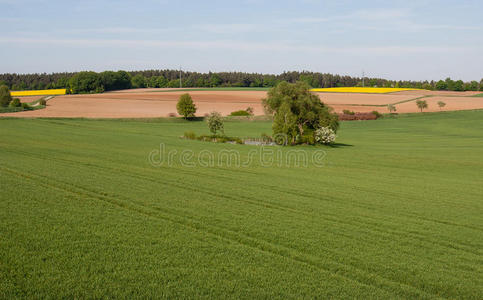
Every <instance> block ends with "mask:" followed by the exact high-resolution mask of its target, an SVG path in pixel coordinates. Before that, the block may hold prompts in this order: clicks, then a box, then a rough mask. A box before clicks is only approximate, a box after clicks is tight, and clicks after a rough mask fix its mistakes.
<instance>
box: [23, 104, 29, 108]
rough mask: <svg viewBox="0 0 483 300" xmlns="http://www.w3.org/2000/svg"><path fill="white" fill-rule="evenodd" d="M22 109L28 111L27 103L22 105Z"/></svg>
mask: <svg viewBox="0 0 483 300" xmlns="http://www.w3.org/2000/svg"><path fill="white" fill-rule="evenodd" d="M22 108H23V109H30V105H28V104H27V103H22Z"/></svg>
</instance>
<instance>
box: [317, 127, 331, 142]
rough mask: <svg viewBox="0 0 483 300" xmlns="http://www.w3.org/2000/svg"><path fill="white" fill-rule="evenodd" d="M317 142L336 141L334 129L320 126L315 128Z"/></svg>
mask: <svg viewBox="0 0 483 300" xmlns="http://www.w3.org/2000/svg"><path fill="white" fill-rule="evenodd" d="M314 135H315V142H317V143H320V144H330V143H332V142H334V141H335V138H336V135H335V132H334V130H332V129H330V128H329V127H320V128H319V129H317V130H315V134H314Z"/></svg>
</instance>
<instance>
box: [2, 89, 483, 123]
mask: <svg viewBox="0 0 483 300" xmlns="http://www.w3.org/2000/svg"><path fill="white" fill-rule="evenodd" d="M168 90H169V91H168ZM183 93H186V91H176V90H175V89H174V90H173V89H142V90H139V89H137V90H126V91H120V92H109V93H103V94H89V95H65V96H57V97H55V98H53V99H51V100H49V101H48V105H47V108H45V109H39V110H34V111H23V112H18V113H6V114H2V116H15V117H67V118H72V117H84V118H153V117H166V116H168V115H169V114H170V113H176V102H177V101H178V98H179V96H180V95H181V94H183ZM189 93H190V95H191V96H192V97H193V100H194V102H195V104H196V106H197V107H198V111H197V113H196V114H197V115H198V116H202V115H204V114H206V113H209V112H211V111H214V110H216V111H219V112H221V113H222V114H223V115H228V114H230V113H231V112H233V111H236V110H241V109H246V108H247V107H252V108H253V109H254V112H255V115H262V114H263V108H262V104H261V99H263V98H264V97H266V92H264V91H216V90H213V91H191V92H189ZM455 93H456V94H455ZM474 94H478V92H466V93H457V92H432V91H414V92H400V93H393V94H350V93H347V94H345V93H344V94H340V93H319V96H320V98H321V100H322V101H323V102H325V103H327V104H328V105H330V106H332V107H333V108H334V110H335V111H336V112H339V113H340V112H342V110H344V109H348V110H352V111H355V112H371V111H373V110H377V111H379V112H381V113H385V112H388V111H387V107H386V105H387V104H389V103H398V102H401V101H409V102H405V103H400V104H397V105H396V108H397V112H398V113H412V112H418V111H419V110H418V108H417V107H416V104H415V101H414V99H415V98H418V97H422V96H424V95H434V96H432V97H426V98H424V100H426V101H427V102H428V104H429V108H428V109H427V110H425V111H439V110H440V109H439V107H438V106H437V102H438V101H444V102H446V106H445V107H444V108H443V110H446V111H447V110H466V109H483V97H467V96H468V95H474ZM456 95H459V97H458V96H456ZM29 100H30V101H33V100H31V99H29ZM30 101H29V102H30ZM377 105H382V106H377Z"/></svg>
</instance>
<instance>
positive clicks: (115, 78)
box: [0, 70, 483, 93]
mask: <svg viewBox="0 0 483 300" xmlns="http://www.w3.org/2000/svg"><path fill="white" fill-rule="evenodd" d="M283 81H286V82H289V83H295V82H297V81H303V82H305V83H307V84H308V85H309V86H310V87H313V88H330V87H350V86H362V85H363V80H362V78H361V77H352V76H341V75H334V74H329V73H317V72H307V71H304V72H295V71H293V72H284V73H281V74H278V75H274V74H260V73H244V72H208V73H199V72H186V71H182V72H180V71H179V70H145V71H131V72H126V71H117V72H114V71H105V72H100V73H97V72H89V71H87V72H75V73H51V74H47V73H41V74H15V73H13V74H12V73H7V74H0V85H6V86H7V87H8V88H10V89H11V90H39V89H57V88H66V89H68V90H69V91H70V92H72V93H99V92H103V91H112V90H121V89H129V88H144V87H148V88H177V87H180V86H182V87H200V88H203V87H274V86H276V85H277V84H278V83H280V82H283ZM364 85H365V86H371V87H397V88H420V89H428V90H448V91H478V90H479V91H483V79H482V80H481V81H480V82H477V81H470V82H463V81H462V80H456V81H455V80H452V79H450V78H447V79H445V80H439V81H395V80H388V79H382V78H364Z"/></svg>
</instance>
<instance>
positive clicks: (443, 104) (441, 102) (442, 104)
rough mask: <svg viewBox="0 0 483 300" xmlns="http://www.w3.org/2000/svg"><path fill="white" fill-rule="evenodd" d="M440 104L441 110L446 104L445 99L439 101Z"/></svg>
mask: <svg viewBox="0 0 483 300" xmlns="http://www.w3.org/2000/svg"><path fill="white" fill-rule="evenodd" d="M438 106H439V110H441V109H442V108H443V107H445V106H446V103H444V102H443V101H438Z"/></svg>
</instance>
